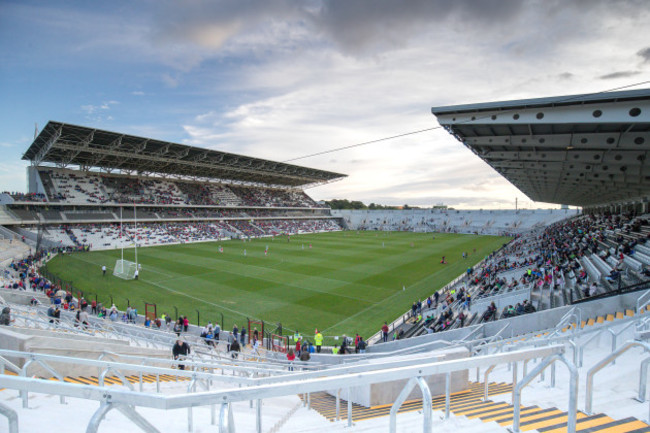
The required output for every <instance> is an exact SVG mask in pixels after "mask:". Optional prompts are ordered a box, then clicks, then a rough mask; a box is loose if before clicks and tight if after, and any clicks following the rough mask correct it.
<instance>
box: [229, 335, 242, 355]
mask: <svg viewBox="0 0 650 433" xmlns="http://www.w3.org/2000/svg"><path fill="white" fill-rule="evenodd" d="M230 335H231V336H232V334H230ZM229 352H230V356H231V357H232V359H237V357H238V356H239V352H241V346H240V345H239V341H237V340H233V342H232V344H231V345H230V349H229Z"/></svg>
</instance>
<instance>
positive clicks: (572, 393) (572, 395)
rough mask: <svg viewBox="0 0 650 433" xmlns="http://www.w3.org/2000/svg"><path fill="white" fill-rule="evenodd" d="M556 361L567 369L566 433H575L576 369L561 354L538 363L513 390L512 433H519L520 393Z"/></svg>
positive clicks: (576, 414)
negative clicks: (568, 375) (567, 403)
mask: <svg viewBox="0 0 650 433" xmlns="http://www.w3.org/2000/svg"><path fill="white" fill-rule="evenodd" d="M556 361H560V362H562V363H563V364H564V365H566V366H567V368H568V369H569V374H570V378H569V408H568V410H567V414H568V419H567V432H568V433H575V431H576V423H577V418H578V369H577V367H576V366H575V365H574V364H571V363H570V362H569V361H567V360H566V359H565V358H564V356H563V355H562V354H558V355H551V356H548V357H546V358H545V359H544V360H542V362H540V363H539V364H538V365H537V366H536V367H535V368H534V369H533V370H532V371H531V372H530V373H529V374H528V375H527V376H525V377H524V378H523V379H521V381H520V382H519V383H517V384H516V385H515V387H514V389H513V399H512V400H513V403H512V404H513V406H514V414H513V422H512V431H513V432H514V433H519V421H520V414H521V391H522V390H523V389H524V387H525V386H527V385H528V384H529V383H530V382H531V381H532V380H533V379H534V378H535V377H536V376H537V375H539V374H540V373H542V372H543V371H544V370H545V369H546V368H547V367H548V366H550V365H555V364H554V363H555V362H556Z"/></svg>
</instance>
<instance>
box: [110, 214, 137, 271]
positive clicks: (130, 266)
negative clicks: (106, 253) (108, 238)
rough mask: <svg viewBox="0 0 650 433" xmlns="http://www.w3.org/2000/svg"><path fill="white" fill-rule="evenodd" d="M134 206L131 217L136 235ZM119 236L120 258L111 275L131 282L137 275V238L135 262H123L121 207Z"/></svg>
mask: <svg viewBox="0 0 650 433" xmlns="http://www.w3.org/2000/svg"><path fill="white" fill-rule="evenodd" d="M135 212H136V209H135V204H134V205H133V216H134V221H135V228H136V233H137V227H138V225H137V224H138V223H137V216H136V213H135ZM120 234H121V237H122V258H121V259H118V260H116V261H115V267H114V268H113V275H114V276H116V277H118V278H122V279H124V280H133V279H135V278H136V275H137V274H138V242H137V237H136V241H135V262H131V261H129V260H124V228H123V226H122V207H120Z"/></svg>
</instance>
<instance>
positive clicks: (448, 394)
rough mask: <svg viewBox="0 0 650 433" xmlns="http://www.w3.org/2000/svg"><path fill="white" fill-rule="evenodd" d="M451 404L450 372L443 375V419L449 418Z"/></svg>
mask: <svg viewBox="0 0 650 433" xmlns="http://www.w3.org/2000/svg"><path fill="white" fill-rule="evenodd" d="M450 406H451V373H447V374H446V375H445V419H449V412H450Z"/></svg>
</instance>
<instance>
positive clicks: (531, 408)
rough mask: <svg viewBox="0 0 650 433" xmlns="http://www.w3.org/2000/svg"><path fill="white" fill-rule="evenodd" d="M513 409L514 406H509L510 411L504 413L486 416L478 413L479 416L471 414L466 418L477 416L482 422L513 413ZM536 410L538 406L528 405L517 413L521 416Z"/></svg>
mask: <svg viewBox="0 0 650 433" xmlns="http://www.w3.org/2000/svg"><path fill="white" fill-rule="evenodd" d="M513 409H514V408H513V407H511V408H510V411H509V412H505V413H495V414H494V415H487V416H480V415H479V416H471V417H470V416H468V417H467V418H479V419H480V420H481V421H483V422H490V421H492V420H495V419H498V418H503V417H504V416H506V415H511V414H513V413H514V411H513ZM536 410H539V407H537V406H533V407H529V408H526V409H521V410H520V411H519V415H520V416H522V415H525V414H527V413H529V412H533V411H536Z"/></svg>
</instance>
